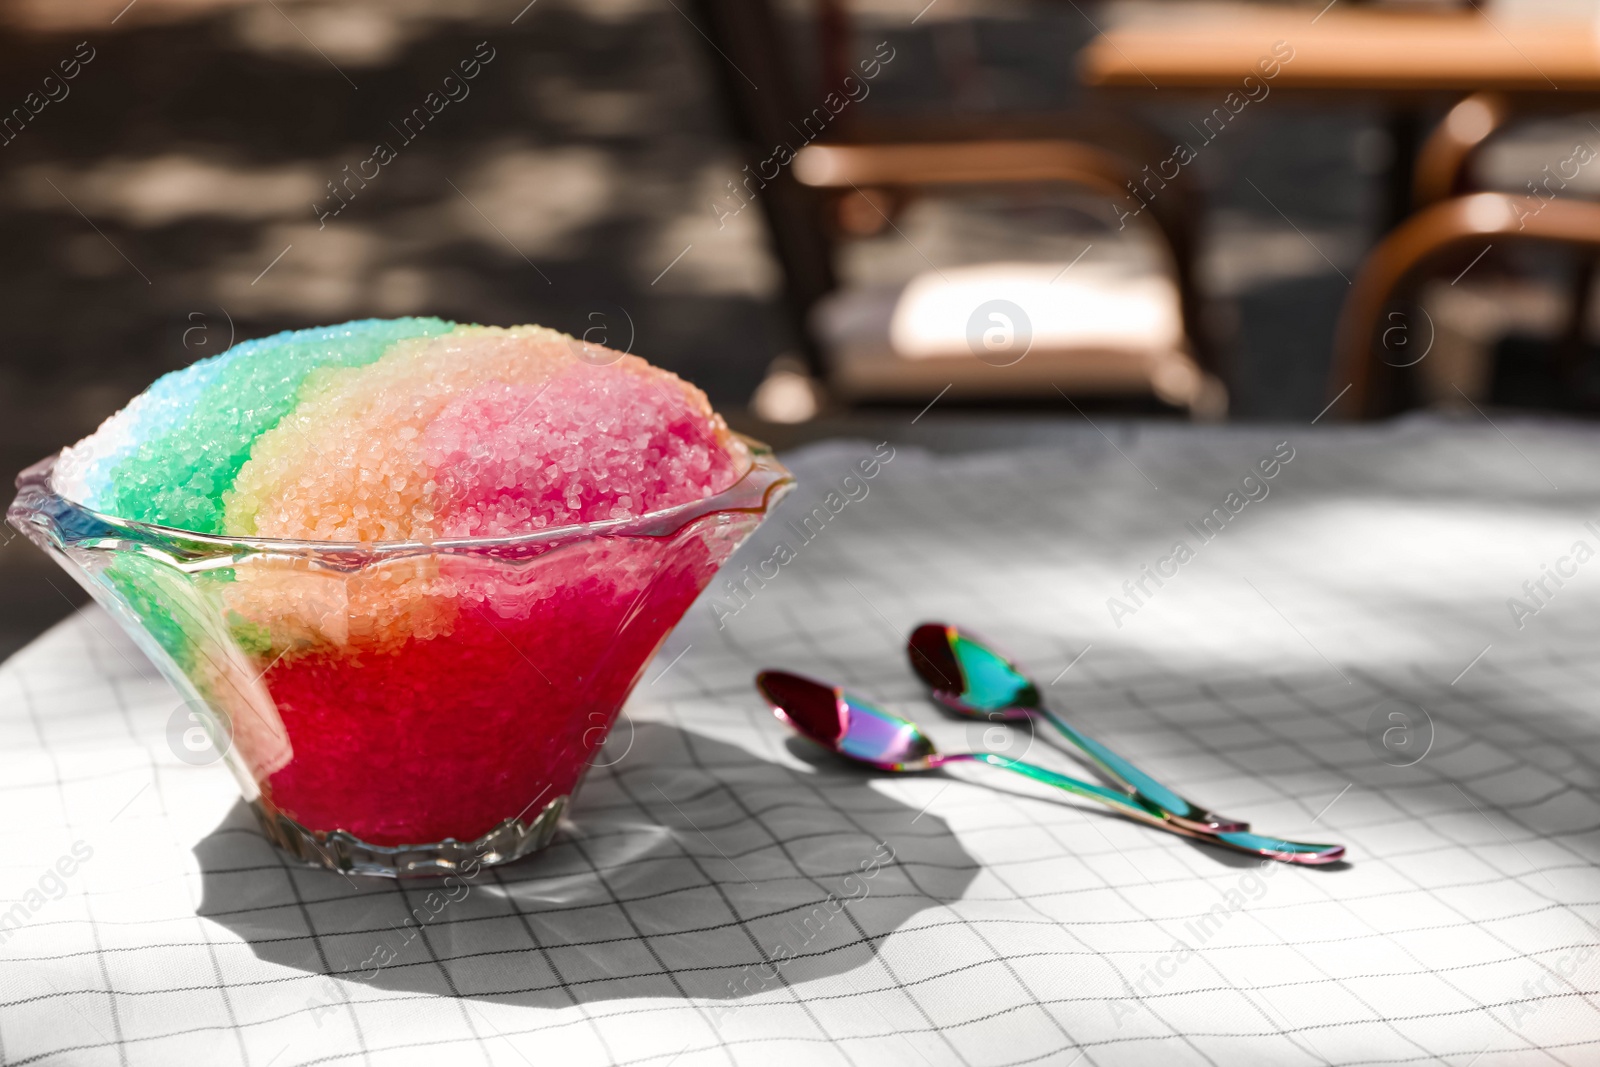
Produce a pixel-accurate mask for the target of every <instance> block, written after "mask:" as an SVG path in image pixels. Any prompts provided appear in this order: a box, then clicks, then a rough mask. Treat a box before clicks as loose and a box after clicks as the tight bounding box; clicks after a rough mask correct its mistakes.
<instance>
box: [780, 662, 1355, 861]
mask: <svg viewBox="0 0 1600 1067" xmlns="http://www.w3.org/2000/svg"><path fill="white" fill-rule="evenodd" d="M756 689H758V690H759V691H760V693H761V695H762V696H763V697H765V698H766V701H767V703H768V704H770V705H771V706H772V711H773V713H774V714H775V715H777V717H778V718H779V719H781V720H782V721H783V722H785V723H787V724H788V725H789V726H791V727H793V728H794V730H795V731H796V732H798V733H800V734H801V735H803V736H805V737H808V738H810V739H811V740H812V741H815V742H816V743H817V744H819V745H821V746H822V747H823V748H826V749H828V750H829V751H831V752H836V753H838V754H839V755H841V756H845V757H847V758H849V759H853V760H855V761H857V762H858V763H865V764H867V765H869V766H872V767H876V768H878V769H879V770H885V771H927V770H933V769H935V768H937V767H942V766H944V765H945V764H947V763H961V762H970V763H985V764H988V765H989V766H991V767H999V768H1000V769H1002V770H1007V771H1015V772H1016V773H1018V774H1022V775H1026V776H1027V777H1029V778H1032V779H1033V780H1034V781H1037V782H1044V783H1045V784H1046V785H1053V786H1056V787H1057V788H1059V789H1063V790H1066V791H1067V792H1069V793H1073V794H1076V795H1077V796H1081V797H1087V798H1088V799H1090V800H1096V801H1099V802H1100V803H1102V804H1104V805H1106V806H1107V807H1109V808H1111V809H1113V810H1114V811H1116V812H1118V813H1119V814H1122V815H1126V816H1128V817H1129V818H1132V819H1137V820H1139V821H1140V822H1143V823H1148V824H1149V825H1151V826H1157V827H1160V828H1161V829H1163V830H1167V831H1170V832H1172V833H1175V834H1180V835H1182V836H1184V837H1190V838H1194V839H1195V840H1198V841H1208V842H1211V843H1212V844H1218V845H1223V846H1225V847H1227V848H1231V849H1233V850H1235V851H1237V852H1248V853H1251V854H1253V855H1257V856H1265V857H1267V858H1268V859H1275V860H1282V861H1283V862H1285V863H1304V864H1321V863H1332V862H1334V861H1335V860H1337V859H1339V858H1340V857H1342V856H1343V855H1344V846H1343V845H1313V844H1304V843H1301V842H1297V841H1285V840H1282V839H1279V838H1274V837H1265V836H1263V835H1261V834H1252V833H1235V832H1230V831H1223V832H1219V833H1200V832H1198V831H1195V830H1192V829H1189V828H1188V827H1186V826H1183V825H1181V824H1179V823H1178V822H1177V820H1175V819H1173V818H1172V817H1171V816H1170V815H1169V814H1168V813H1167V812H1165V811H1162V810H1161V809H1160V808H1158V807H1157V806H1156V805H1154V804H1152V803H1151V802H1150V801H1148V800H1146V799H1144V798H1143V797H1140V796H1137V795H1135V796H1129V795H1127V794H1125V793H1120V792H1118V791H1116V790H1114V789H1107V788H1106V787H1105V786H1100V785H1094V784H1093V783H1091V782H1083V781H1079V780H1078V779H1076V778H1072V777H1069V776H1068V775H1065V774H1058V773H1056V772H1055V771H1052V770H1047V769H1046V768H1044V767H1036V766H1034V765H1033V764H1030V763H1023V762H1022V761H1021V760H1014V759H1011V758H1009V757H1007V756H1001V755H999V754H997V753H993V752H952V753H950V754H949V755H942V754H940V753H939V752H938V751H937V750H936V749H935V748H934V747H933V742H932V741H930V740H929V739H928V737H927V736H926V735H925V734H923V732H922V731H921V730H920V729H918V728H917V724H916V723H914V722H912V721H911V720H910V719H903V718H901V717H900V716H898V715H895V714H892V713H890V712H887V711H885V710H883V709H882V708H880V707H877V706H875V705H873V704H869V703H868V702H867V701H865V700H863V699H861V698H860V697H858V696H854V695H852V694H850V693H846V692H845V691H844V690H843V689H840V688H838V687H837V686H829V685H827V684H825V683H823V682H818V681H814V680H813V679H810V678H805V677H802V676H801V675H798V674H790V673H789V672H787V671H762V672H761V673H759V674H757V675H756Z"/></svg>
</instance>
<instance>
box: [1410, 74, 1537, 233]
mask: <svg viewBox="0 0 1600 1067" xmlns="http://www.w3.org/2000/svg"><path fill="white" fill-rule="evenodd" d="M1511 116H1512V110H1511V102H1510V101H1509V100H1508V99H1507V98H1506V97H1504V96H1502V95H1501V94H1499V93H1473V94H1472V95H1471V96H1469V97H1466V98H1465V99H1463V100H1462V101H1460V102H1459V103H1457V104H1456V106H1455V107H1453V108H1451V109H1450V111H1449V112H1448V113H1447V114H1446V115H1445V117H1444V119H1443V120H1442V121H1441V122H1440V123H1439V125H1438V126H1436V127H1434V130H1433V132H1432V133H1430V134H1429V135H1428V138H1427V140H1425V141H1424V142H1423V143H1422V147H1421V148H1420V149H1419V150H1418V151H1417V163H1416V170H1415V173H1414V176H1413V179H1412V191H1411V203H1412V207H1413V208H1414V209H1417V210H1421V209H1422V208H1425V207H1429V206H1431V205H1433V204H1437V203H1438V202H1439V201H1441V200H1445V199H1447V198H1449V197H1452V196H1459V195H1460V194H1462V193H1464V192H1466V191H1467V190H1466V179H1467V167H1468V166H1469V165H1470V164H1471V162H1472V158H1473V156H1474V155H1475V154H1476V153H1477V151H1478V149H1479V148H1480V147H1481V146H1482V145H1483V143H1484V142H1485V141H1487V140H1488V139H1489V137H1490V136H1491V135H1492V134H1493V133H1494V132H1495V131H1496V130H1499V129H1500V128H1502V127H1503V126H1505V124H1506V123H1507V122H1509V121H1510V120H1511Z"/></svg>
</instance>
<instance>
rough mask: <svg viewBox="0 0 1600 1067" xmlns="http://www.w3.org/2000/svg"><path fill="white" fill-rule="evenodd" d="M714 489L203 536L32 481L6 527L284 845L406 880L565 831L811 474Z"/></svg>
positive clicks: (47, 478)
mask: <svg viewBox="0 0 1600 1067" xmlns="http://www.w3.org/2000/svg"><path fill="white" fill-rule="evenodd" d="M744 443H745V445H746V446H748V447H749V449H750V453H751V465H750V467H749V469H748V470H747V471H746V472H745V473H744V474H743V475H742V476H741V477H740V478H738V480H737V481H735V482H734V483H733V484H732V485H731V486H729V487H728V488H727V489H725V490H723V491H722V492H720V493H717V494H716V495H714V496H709V497H706V498H704V499H700V500H695V501H692V502H690V503H686V504H681V505H678V506H676V507H670V508H665V509H662V510H658V511H653V512H649V513H646V514H644V515H642V516H639V517H637V518H627V519H616V520H611V521H604V522H591V523H586V524H580V525H571V526H559V527H553V528H546V529H541V530H537V531H535V532H530V533H526V534H519V535H515V536H504V537H483V538H466V539H455V540H445V539H440V540H436V541H432V542H421V541H407V542H376V543H363V542H350V541H292V540H283V539H272V538H252V537H233V536H222V535H207V534H198V533H191V532H187V531H183V530H179V529H175V528H172V527H167V526H159V525H154V524H149V523H142V522H137V521H133V520H129V519H121V518H116V517H113V516H110V515H105V514H101V513H99V512H96V511H94V510H91V509H89V508H87V507H84V506H82V505H80V504H77V503H75V502H73V501H72V500H69V499H67V498H66V497H64V496H62V495H61V494H60V493H59V492H57V491H56V489H55V488H54V486H53V485H52V480H51V474H52V470H53V468H54V465H55V463H56V460H57V459H58V458H59V457H52V458H51V459H47V460H45V461H43V462H41V463H39V464H36V465H34V466H33V467H30V468H29V469H28V470H26V471H24V472H23V473H22V474H21V475H20V476H19V477H18V479H17V486H18V495H17V498H16V500H15V502H14V503H13V504H12V505H11V508H10V510H9V513H8V518H9V520H10V522H11V523H12V525H14V526H16V527H17V528H18V529H19V530H21V531H22V532H23V533H24V534H26V535H27V536H28V537H29V538H30V539H31V540H32V541H34V542H35V543H36V544H38V545H39V546H40V547H41V548H43V549H44V550H45V551H46V552H47V553H49V554H50V555H51V556H52V557H54V558H55V559H56V561H57V562H59V563H60V564H61V565H62V567H63V568H64V569H66V570H67V571H68V573H70V574H71V575H72V576H73V577H74V578H75V579H76V580H77V581H78V582H79V583H80V584H81V585H83V586H84V588H85V589H87V590H88V591H89V592H90V594H92V595H93V596H94V598H95V599H96V600H97V601H98V602H99V603H100V604H101V605H102V606H103V607H104V608H105V609H106V610H107V611H109V612H110V613H111V615H112V616H113V617H114V618H115V619H116V620H117V621H118V623H119V624H120V625H121V626H122V627H123V628H124V629H125V630H126V631H127V632H128V633H129V634H130V635H131V636H132V637H133V639H134V640H135V641H136V642H137V643H138V644H139V646H140V647H141V648H142V649H143V650H144V651H145V652H146V653H147V654H148V655H149V656H150V657H151V659H152V660H154V662H155V663H156V664H157V666H158V667H159V668H160V669H161V671H162V673H163V674H164V675H165V676H166V677H167V678H168V679H169V680H170V681H171V682H172V683H173V684H174V685H175V686H176V687H177V689H178V690H179V692H180V693H181V694H182V695H183V696H184V697H185V698H187V699H188V700H189V701H191V704H190V706H191V707H193V708H195V709H197V711H198V714H199V715H201V716H203V717H204V718H205V719H206V729H207V732H208V733H210V734H211V735H212V736H213V738H215V739H216V742H217V747H218V748H225V750H226V751H225V757H224V758H225V759H226V761H227V762H228V764H229V766H230V767H231V769H232V770H233V772H234V774H235V776H236V777H237V778H238V781H239V785H240V788H241V791H242V792H243V794H244V797H245V799H246V800H247V801H248V802H249V803H250V804H251V806H252V807H253V808H254V809H255V812H256V814H257V816H258V817H259V819H260V822H261V825H262V828H263V829H264V831H265V832H266V834H267V836H268V837H269V838H271V839H272V840H273V841H274V842H276V843H277V844H278V845H279V846H281V847H282V848H284V849H285V850H287V851H288V852H289V853H291V854H292V855H294V856H296V857H298V858H300V859H302V860H305V861H307V862H310V863H313V864H319V865H322V866H326V867H330V868H334V869H338V870H344V871H351V872H358V873H364V874H375V875H386V876H391V877H399V876H407V875H437V874H447V873H450V872H452V871H455V870H458V869H459V868H460V867H461V866H462V865H463V864H466V863H468V862H469V861H472V860H476V862H477V863H479V864H483V865H491V864H496V863H504V862H509V861H511V860H515V859H517V858H519V857H521V856H524V855H527V854H528V853H530V852H533V851H535V850H537V849H539V848H541V847H543V846H544V845H545V844H546V843H548V842H549V840H550V838H551V836H552V835H553V834H554V832H555V829H556V825H557V822H558V820H559V819H560V817H561V815H562V813H563V812H564V811H565V810H566V809H567V807H568V806H569V805H570V804H571V802H572V797H573V796H574V794H575V792H576V790H577V788H578V786H579V784H580V782H581V780H582V777H583V773H584V771H585V770H586V769H587V767H588V765H589V763H590V761H591V760H592V759H593V757H594V754H595V752H596V751H597V750H598V748H599V747H600V745H601V744H602V743H603V742H604V741H605V738H606V735H607V733H608V732H609V731H610V728H611V725H612V723H613V722H614V721H615V719H616V716H617V713H618V712H619V711H620V710H621V707H622V705H623V702H624V701H625V700H626V699H627V697H628V694H629V693H630V692H631V691H632V689H633V687H634V685H635V684H636V683H637V682H638V679H639V677H640V675H641V674H642V672H643V670H644V668H645V665H646V664H647V663H648V662H649V661H650V658H651V657H652V656H653V655H654V654H655V652H656V650H657V649H658V648H659V647H660V645H661V642H662V641H663V640H664V639H665V638H666V636H667V634H668V632H670V630H671V629H672V627H673V626H674V625H676V624H677V622H678V620H679V619H680V618H681V617H682V616H683V614H684V612H685V611H687V610H688V608H689V605H690V604H691V603H692V602H693V600H694V599H695V597H696V596H697V595H698V594H699V593H700V591H701V590H702V589H704V588H705V587H706V585H707V584H708V583H709V582H710V581H711V579H712V577H713V576H714V575H715V573H716V571H717V569H718V568H719V567H720V566H721V565H722V564H723V563H724V562H725V561H726V560H727V558H728V557H729V556H730V555H731V554H732V553H733V551H734V550H735V549H736V548H737V547H738V546H739V545H740V543H742V542H743V541H744V539H745V538H746V537H748V536H749V535H750V533H751V532H753V531H754V530H755V528H756V527H757V526H758V525H760V523H761V521H762V520H763V519H764V518H765V516H766V515H767V513H768V511H769V509H770V508H771V507H773V506H774V505H775V504H776V503H777V502H778V500H779V499H781V498H782V496H783V495H784V494H785V493H787V492H788V490H789V489H790V488H791V487H792V485H793V479H792V477H791V476H790V475H789V473H788V471H786V470H784V468H783V467H782V466H780V465H779V464H778V463H777V462H776V461H775V460H774V458H773V456H772V453H771V451H770V450H769V449H767V448H766V447H765V446H763V445H761V444H759V443H758V442H754V441H749V440H747V439H746V440H744Z"/></svg>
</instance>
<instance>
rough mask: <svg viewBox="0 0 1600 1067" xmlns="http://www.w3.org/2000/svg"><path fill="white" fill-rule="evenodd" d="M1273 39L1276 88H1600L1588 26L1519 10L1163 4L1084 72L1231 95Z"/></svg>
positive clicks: (1134, 83) (1092, 81)
mask: <svg viewBox="0 0 1600 1067" xmlns="http://www.w3.org/2000/svg"><path fill="white" fill-rule="evenodd" d="M1278 41H1283V42H1285V43H1287V44H1288V45H1289V47H1290V48H1292V49H1293V56H1294V58H1293V59H1292V60H1290V61H1289V62H1287V63H1284V64H1282V66H1281V69H1280V70H1279V72H1278V73H1277V74H1276V75H1274V76H1273V78H1272V79H1271V81H1270V86H1271V88H1272V89H1273V90H1274V91H1276V90H1279V89H1291V90H1320V91H1333V92H1343V93H1349V92H1360V93H1396V92H1450V93H1470V92H1480V91H1492V92H1507V93H1518V92H1528V93H1540V94H1545V93H1551V92H1555V91H1558V90H1559V91H1563V92H1581V93H1594V92H1600V38H1597V37H1596V35H1595V30H1594V23H1593V22H1591V21H1589V20H1587V19H1573V18H1570V17H1567V18H1545V19H1538V18H1528V17H1519V16H1518V14H1517V12H1516V11H1515V10H1514V9H1513V10H1512V11H1509V12H1501V11H1496V10H1492V9H1491V13H1489V14H1484V13H1483V11H1482V9H1481V8H1474V9H1472V10H1469V11H1459V12H1433V13H1418V12H1403V11H1377V10H1373V9H1371V8H1361V7H1353V6H1351V5H1350V4H1348V3H1343V4H1340V3H1335V4H1330V5H1328V7H1326V8H1323V9H1322V10H1321V13H1320V14H1319V12H1318V9H1317V8H1316V7H1288V6H1269V5H1259V4H1250V5H1237V4H1206V3H1200V4H1186V5H1183V6H1182V7H1174V6H1173V5H1171V4H1161V5H1158V6H1156V7H1153V8H1148V9H1139V14H1138V16H1136V17H1131V18H1129V19H1128V20H1127V21H1125V22H1124V23H1122V24H1120V25H1115V26H1113V27H1112V28H1110V29H1108V30H1107V31H1106V32H1105V33H1102V34H1100V35H1099V36H1098V37H1096V38H1095V39H1094V40H1093V41H1091V42H1090V43H1089V45H1088V46H1087V47H1086V48H1085V49H1084V50H1083V52H1082V54H1081V57H1080V67H1079V69H1080V71H1081V74H1082V78H1083V81H1084V82H1085V83H1086V84H1088V85H1093V86H1104V87H1131V88H1145V89H1148V88H1151V87H1152V86H1155V87H1158V88H1162V89H1166V88H1179V87H1184V88H1205V89H1210V88H1220V89H1235V88H1238V87H1239V84H1240V82H1241V81H1242V80H1243V78H1244V76H1245V75H1247V74H1250V73H1252V72H1253V71H1254V70H1255V67H1256V62H1257V61H1258V60H1259V59H1261V58H1262V57H1263V56H1269V55H1270V54H1271V52H1272V45H1273V44H1274V43H1276V42H1278Z"/></svg>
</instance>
